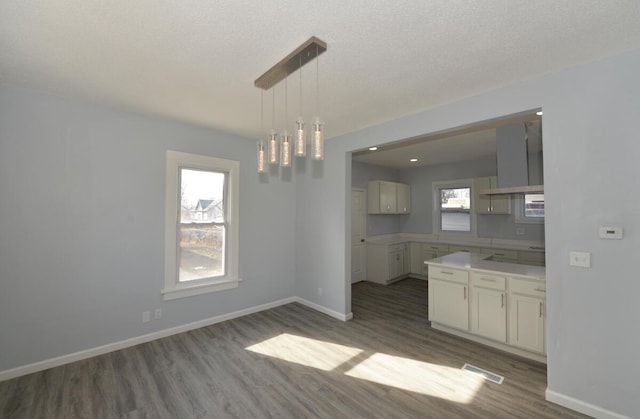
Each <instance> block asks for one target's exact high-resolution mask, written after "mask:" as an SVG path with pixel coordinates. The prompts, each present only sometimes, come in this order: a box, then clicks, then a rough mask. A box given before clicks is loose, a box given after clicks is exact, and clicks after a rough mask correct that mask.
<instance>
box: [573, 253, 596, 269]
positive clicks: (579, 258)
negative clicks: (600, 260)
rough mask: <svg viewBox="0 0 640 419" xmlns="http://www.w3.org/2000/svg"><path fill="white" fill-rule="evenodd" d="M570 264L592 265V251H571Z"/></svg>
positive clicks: (584, 266)
mask: <svg viewBox="0 0 640 419" xmlns="http://www.w3.org/2000/svg"><path fill="white" fill-rule="evenodd" d="M569 265H571V266H579V267H581V268H590V267H591V253H589V252H570V253H569Z"/></svg>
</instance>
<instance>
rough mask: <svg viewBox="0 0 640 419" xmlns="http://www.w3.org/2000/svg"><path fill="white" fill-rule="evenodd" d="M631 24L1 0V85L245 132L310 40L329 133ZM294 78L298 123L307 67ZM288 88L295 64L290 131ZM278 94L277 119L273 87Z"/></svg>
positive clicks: (589, 10)
mask: <svg viewBox="0 0 640 419" xmlns="http://www.w3.org/2000/svg"><path fill="white" fill-rule="evenodd" d="M638 22H640V2H637V1H622V0H619V1H610V0H574V1H557V0H540V1H530V0H527V1H520V0H518V1H516V0H475V1H469V0H418V1H371V0H367V1H364V0H352V1H342V0H340V1H338V0H326V1H309V0H275V1H268V0H267V1H262V2H258V1H255V0H252V1H248V0H221V1H211V0H208V1H205V0H184V1H176V0H174V1H166V0H165V1H162V0H160V1H158V0H133V1H132V0H110V1H104V0H102V1H98V0H40V1H35V0H3V1H2V2H0V80H1V81H7V82H11V83H17V84H24V85H28V86H33V87H36V88H41V89H46V90H49V91H53V92H56V93H60V94H63V95H69V96H79V97H82V98H86V99H88V100H91V101H94V102H97V103H102V104H106V105H110V106H115V107H120V108H125V109H130V110H135V111H139V112H144V113H150V114H156V115H161V116H165V117H170V118H175V119H178V120H183V121H187V122H193V123H198V124H203V125H206V126H211V127H216V128H219V129H222V130H226V131H230V132H234V133H237V134H240V135H243V136H247V137H250V138H256V137H258V136H260V135H261V132H262V129H261V121H260V119H261V118H260V100H261V99H260V92H261V91H260V90H259V89H257V88H255V87H254V86H253V82H254V80H255V79H256V78H257V77H258V76H260V75H261V74H262V73H263V72H265V71H266V70H267V69H268V68H270V67H271V66H272V65H273V64H275V63H276V62H278V61H279V60H280V59H282V58H283V57H284V56H286V55H287V54H288V53H289V52H291V51H292V50H293V49H294V48H296V47H297V46H298V45H300V44H301V43H302V42H304V41H305V40H307V39H308V38H309V37H311V36H317V37H318V38H320V39H322V40H323V41H325V42H327V44H328V50H327V52H326V53H325V54H323V55H322V56H321V57H320V62H319V65H320V85H321V94H320V102H321V104H320V111H321V112H320V114H321V116H322V117H323V119H324V120H325V121H326V122H327V125H326V129H327V137H333V136H336V135H340V134H343V133H346V132H350V131H354V130H357V129H360V128H363V127H366V126H370V125H373V124H376V123H379V122H383V121H387V120H390V119H394V118H397V117H399V116H402V115H407V114H412V113H415V112H418V111H420V110H423V109H426V108H429V107H432V106H435V105H438V104H442V103H445V102H451V101H454V100H457V99H460V98H463V97H467V96H470V95H474V94H478V93H480V92H484V91H487V90H491V89H493V88H496V87H498V86H502V85H507V84H510V83H512V82H515V81H517V80H522V79H526V78H531V77H534V76H537V75H540V74H544V73H548V72H552V71H554V70H557V69H559V68H564V67H568V66H571V65H573V64H576V63H581V62H588V61H592V60H595V59H598V58H601V57H604V56H608V55H614V54H616V53H619V52H622V51H625V50H630V49H634V48H638V47H640V24H638ZM312 64H313V63H312ZM302 81H303V114H304V115H305V116H306V117H307V118H308V117H310V116H313V114H314V113H315V112H314V106H312V105H313V104H314V103H315V65H307V66H305V67H303V70H302ZM298 86H299V75H298V74H297V73H295V74H294V75H292V77H290V78H289V85H288V87H289V89H288V91H289V100H288V109H289V118H288V119H289V120H290V121H291V122H290V128H292V125H293V121H294V120H295V117H296V116H297V114H298V109H299V103H298V98H299V89H298ZM275 94H276V101H277V102H276V115H275V117H276V126H277V127H281V126H283V125H284V124H285V123H284V119H285V118H284V100H283V99H284V86H283V83H281V84H279V85H277V86H276V92H275ZM271 102H272V96H271V93H265V98H264V103H265V118H264V119H265V123H264V125H265V128H264V130H265V131H266V130H267V128H270V127H271V117H272V116H271V115H272V110H271V109H272V107H271Z"/></svg>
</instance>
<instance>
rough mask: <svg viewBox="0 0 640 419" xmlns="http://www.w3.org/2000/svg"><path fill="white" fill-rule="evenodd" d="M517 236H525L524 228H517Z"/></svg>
mask: <svg viewBox="0 0 640 419" xmlns="http://www.w3.org/2000/svg"><path fill="white" fill-rule="evenodd" d="M516 235H517V236H524V227H516Z"/></svg>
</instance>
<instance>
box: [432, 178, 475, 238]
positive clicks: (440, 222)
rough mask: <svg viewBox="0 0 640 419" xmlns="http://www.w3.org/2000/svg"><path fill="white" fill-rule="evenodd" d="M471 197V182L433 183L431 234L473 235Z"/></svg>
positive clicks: (473, 222)
mask: <svg viewBox="0 0 640 419" xmlns="http://www.w3.org/2000/svg"><path fill="white" fill-rule="evenodd" d="M471 196H472V194H471V180H457V181H447V182H433V200H434V219H433V226H434V228H433V232H434V233H436V232H438V233H454V234H463V233H473V232H474V231H475V227H474V224H475V221H474V218H475V217H474V215H473V213H472V211H471Z"/></svg>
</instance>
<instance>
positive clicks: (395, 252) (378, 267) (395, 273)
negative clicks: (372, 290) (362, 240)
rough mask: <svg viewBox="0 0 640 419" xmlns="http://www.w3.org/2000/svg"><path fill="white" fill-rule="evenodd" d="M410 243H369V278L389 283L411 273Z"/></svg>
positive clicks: (380, 282)
mask: <svg viewBox="0 0 640 419" xmlns="http://www.w3.org/2000/svg"><path fill="white" fill-rule="evenodd" d="M409 263H410V260H409V243H400V244H393V245H385V244H372V243H368V244H367V280H368V281H372V282H377V283H379V284H385V285H386V284H389V283H390V282H393V281H395V280H398V279H402V278H403V277H405V276H407V275H408V274H409V269H410V266H409Z"/></svg>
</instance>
